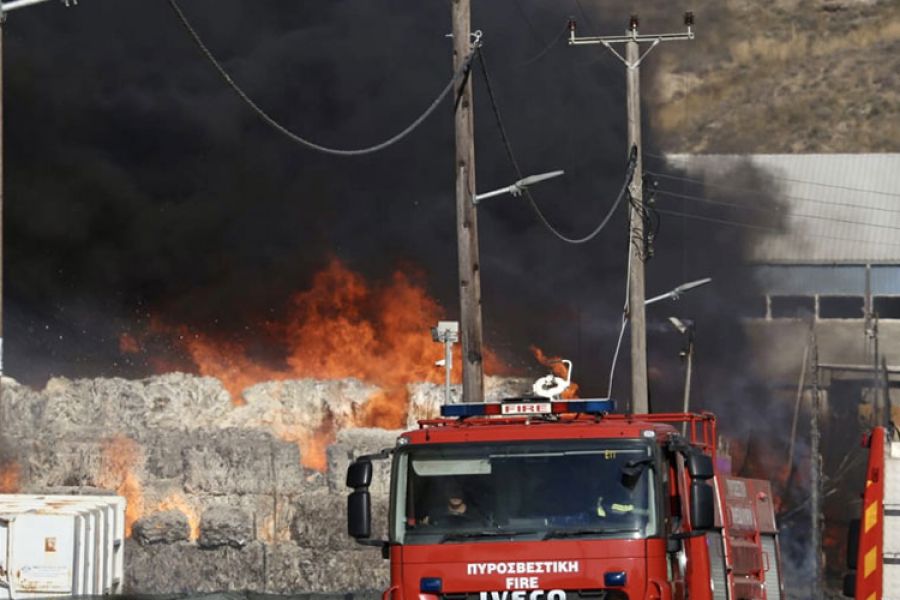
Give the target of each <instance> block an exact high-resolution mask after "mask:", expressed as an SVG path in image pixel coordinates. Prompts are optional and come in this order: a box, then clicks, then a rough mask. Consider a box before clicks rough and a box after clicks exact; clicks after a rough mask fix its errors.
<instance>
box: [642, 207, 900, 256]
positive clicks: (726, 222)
mask: <svg viewBox="0 0 900 600" xmlns="http://www.w3.org/2000/svg"><path fill="white" fill-rule="evenodd" d="M656 212H659V213H662V214H665V215H672V216H675V217H686V218H688V219H696V220H698V221H707V222H709V223H718V224H720V225H728V226H730V227H738V228H743V229H754V230H757V231H766V232H769V233H777V234H782V235H786V232H785V231H783V230H781V229H778V228H776V227H767V226H765V225H754V224H752V223H746V222H743V221H730V220H728V219H717V218H715V217H706V216H703V215H697V214H693V213H685V212H680V211H676V210H668V209H665V208H657V209H656ZM802 235H803V237H811V238H821V239H826V240H835V241H838V242H854V243H857V244H875V245H878V246H892V247H896V248H900V243H895V242H873V241H870V240H860V239H854V238H845V237H840V236H834V235H826V234H820V233H806V232H804V233H803V234H802Z"/></svg>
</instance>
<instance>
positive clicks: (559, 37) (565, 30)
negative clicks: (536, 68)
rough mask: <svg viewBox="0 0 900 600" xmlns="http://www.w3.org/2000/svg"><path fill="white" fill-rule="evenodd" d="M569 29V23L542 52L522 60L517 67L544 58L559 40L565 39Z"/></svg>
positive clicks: (525, 65)
mask: <svg viewBox="0 0 900 600" xmlns="http://www.w3.org/2000/svg"><path fill="white" fill-rule="evenodd" d="M568 31H569V25H568V23H567V24H566V25H564V26H563V28H562V30H560V32H559V33H558V34H556V35H555V36H554V37H553V39H552V40H550V43H548V44H547V45H546V46H544V48H543V49H542V50H541V51H540V52H538V53H537V54H535V55H534V56H532V57H531V58H529V59H527V60H524V61H522V62H520V63H519V64H517V65H516V67H519V68H521V67H527V66H528V65H532V64H534V63H536V62H537V61H539V60H541V59H542V58H544V57H545V56H547V53H548V52H550V50H551V49H553V47H554V46H556V45H557V44H558V43H559V41H560V40H561V39H563V37H565V35H566V33H568Z"/></svg>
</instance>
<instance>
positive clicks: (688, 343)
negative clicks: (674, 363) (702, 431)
mask: <svg viewBox="0 0 900 600" xmlns="http://www.w3.org/2000/svg"><path fill="white" fill-rule="evenodd" d="M669 323H671V324H672V327H674V328H675V329H676V330H677V331H678V333H680V334H681V335H682V336H684V340H685V345H684V347H683V348H682V349H681V352H680V353H679V356H681V360H683V361H685V363H686V365H685V371H684V404H683V406H682V412H684V413H687V411H688V408H689V407H690V403H691V374H692V370H693V365H694V322H693V321H691V320H690V319H684V320H681V319H679V318H678V317H669ZM686 432H687V423H682V424H681V435H685V434H686Z"/></svg>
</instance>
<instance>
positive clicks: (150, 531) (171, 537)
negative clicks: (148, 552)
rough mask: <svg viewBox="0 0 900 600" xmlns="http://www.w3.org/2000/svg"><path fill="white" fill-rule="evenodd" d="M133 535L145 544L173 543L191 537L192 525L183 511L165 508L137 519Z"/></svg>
mask: <svg viewBox="0 0 900 600" xmlns="http://www.w3.org/2000/svg"><path fill="white" fill-rule="evenodd" d="M131 535H132V537H133V538H134V539H135V540H136V541H137V542H138V543H139V544H141V545H143V546H147V545H150V544H173V543H175V542H181V541H187V540H188V539H190V535H191V526H190V523H189V522H188V518H187V515H185V514H184V513H183V512H181V511H179V510H165V511H162V512H157V513H153V514H150V515H147V516H145V517H141V518H140V519H138V520H137V521H135V523H134V527H133V528H132V532H131Z"/></svg>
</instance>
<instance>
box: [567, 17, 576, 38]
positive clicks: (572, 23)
mask: <svg viewBox="0 0 900 600" xmlns="http://www.w3.org/2000/svg"><path fill="white" fill-rule="evenodd" d="M576 26H577V24H576V23H575V19H574V18H571V17H570V18H569V33H571V34H572V35H575V27H576Z"/></svg>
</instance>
